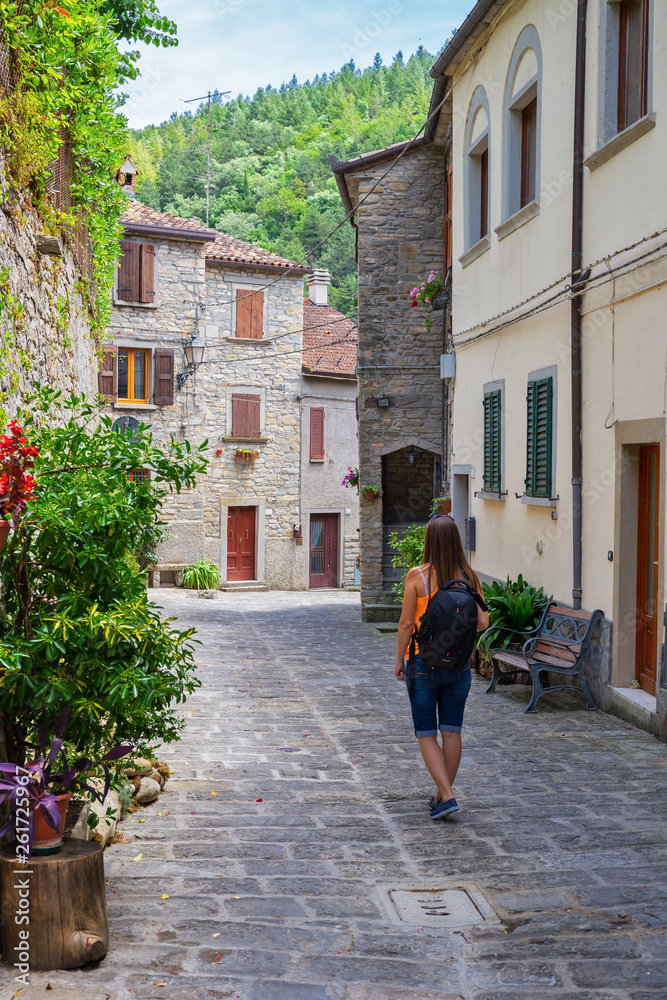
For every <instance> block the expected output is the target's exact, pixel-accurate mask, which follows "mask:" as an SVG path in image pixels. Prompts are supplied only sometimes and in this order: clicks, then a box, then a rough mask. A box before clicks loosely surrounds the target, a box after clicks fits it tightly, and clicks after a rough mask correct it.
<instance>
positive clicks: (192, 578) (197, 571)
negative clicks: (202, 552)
mask: <svg viewBox="0 0 667 1000" xmlns="http://www.w3.org/2000/svg"><path fill="white" fill-rule="evenodd" d="M219 583H220V569H219V567H218V566H216V564H215V563H214V562H211V560H210V559H199V560H198V562H196V563H194V564H193V565H192V566H186V567H185V569H184V570H183V573H182V575H181V586H182V587H185V588H187V589H188V590H217V588H218V584H219Z"/></svg>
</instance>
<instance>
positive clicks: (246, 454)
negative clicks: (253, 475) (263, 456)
mask: <svg viewBox="0 0 667 1000" xmlns="http://www.w3.org/2000/svg"><path fill="white" fill-rule="evenodd" d="M234 457H235V458H237V459H238V460H239V462H248V464H249V465H250V467H251V468H252V469H254V468H255V461H256V460H257V459H258V458H259V452H258V451H253V450H252V448H237V449H236V451H235V452H234Z"/></svg>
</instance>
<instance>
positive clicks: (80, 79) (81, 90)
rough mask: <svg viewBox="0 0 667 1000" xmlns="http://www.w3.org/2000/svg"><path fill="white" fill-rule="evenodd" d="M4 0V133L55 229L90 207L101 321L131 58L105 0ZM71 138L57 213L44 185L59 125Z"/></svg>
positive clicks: (92, 294)
mask: <svg viewBox="0 0 667 1000" xmlns="http://www.w3.org/2000/svg"><path fill="white" fill-rule="evenodd" d="M63 3H64V4H65V6H56V5H55V3H53V0H51V2H49V3H47V4H46V5H45V4H44V2H43V0H24V2H23V3H22V4H18V3H16V2H7V0H0V22H1V23H2V24H3V27H4V33H5V40H6V45H7V46H8V48H9V49H10V50H12V51H13V52H14V53H15V57H16V62H17V72H16V74H15V89H14V90H13V91H12V92H11V93H9V94H7V95H5V96H4V97H3V98H2V99H0V142H1V144H2V148H3V150H4V151H5V155H6V158H7V162H8V166H9V169H10V173H11V177H12V179H13V182H14V185H15V187H16V188H17V189H27V190H28V191H29V192H30V196H31V198H32V200H33V202H34V204H35V206H36V207H37V209H38V211H39V212H40V214H41V215H42V216H43V218H44V221H45V228H46V230H47V231H49V232H51V233H54V234H55V233H59V232H60V231H62V230H65V231H66V232H67V231H70V232H71V231H74V230H75V229H76V228H77V227H78V226H79V225H80V223H81V218H82V213H86V214H87V224H88V236H89V240H90V244H91V247H92V257H93V279H92V281H91V280H88V279H86V278H84V280H83V284H82V286H81V289H82V291H83V292H84V294H85V297H86V299H87V302H88V306H89V308H90V311H91V315H92V318H93V327H94V328H95V329H96V330H101V329H103V328H104V327H105V326H106V324H107V322H108V319H109V314H110V308H111V304H110V295H109V292H110V289H111V287H112V285H113V280H114V274H115V270H116V267H117V263H118V259H119V256H120V245H119V241H120V238H121V227H120V224H119V221H118V220H119V217H120V215H121V214H122V211H123V208H124V205H125V200H124V195H123V193H122V191H121V190H120V188H119V186H118V184H116V182H115V178H114V171H115V168H116V167H117V165H118V163H119V162H120V161H121V159H122V156H123V154H124V153H125V151H126V147H127V137H128V132H127V122H126V120H125V118H124V117H123V116H122V115H121V114H119V111H118V109H119V105H120V103H121V101H122V95H120V94H119V91H118V87H119V85H120V84H122V82H123V80H125V79H127V77H128V71H127V59H126V57H124V56H122V55H121V54H120V53H119V52H118V49H117V48H116V40H115V28H116V22H115V20H114V15H113V13H104V12H103V10H102V5H101V3H100V2H98V0H63ZM63 125H64V126H66V128H67V130H68V133H69V136H70V138H71V142H72V153H73V159H74V179H73V183H72V188H71V193H72V209H71V210H70V211H69V212H66V213H62V212H56V211H55V210H54V208H53V206H52V205H50V203H49V200H48V196H47V192H46V185H47V181H48V178H49V166H50V164H51V163H52V162H53V160H54V159H55V158H56V157H57V155H58V150H59V148H60V145H61V126H63Z"/></svg>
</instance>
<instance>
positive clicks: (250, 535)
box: [227, 507, 257, 580]
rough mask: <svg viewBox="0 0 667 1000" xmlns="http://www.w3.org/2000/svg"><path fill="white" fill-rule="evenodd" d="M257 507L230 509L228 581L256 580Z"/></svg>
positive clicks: (228, 523)
mask: <svg viewBox="0 0 667 1000" xmlns="http://www.w3.org/2000/svg"><path fill="white" fill-rule="evenodd" d="M256 509H257V508H256V507H229V508H228V515H227V579H228V580H254V579H255V513H256Z"/></svg>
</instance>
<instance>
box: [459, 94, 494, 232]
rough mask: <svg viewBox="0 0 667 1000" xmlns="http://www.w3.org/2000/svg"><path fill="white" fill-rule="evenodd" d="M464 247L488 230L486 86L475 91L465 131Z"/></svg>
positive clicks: (487, 103) (487, 108) (487, 119)
mask: <svg viewBox="0 0 667 1000" xmlns="http://www.w3.org/2000/svg"><path fill="white" fill-rule="evenodd" d="M464 185H465V248H466V250H469V249H470V248H471V247H474V246H475V245H476V244H477V243H479V241H480V240H483V239H484V237H485V236H488V234H489V215H490V200H489V102H488V99H487V96H486V91H485V90H484V87H478V88H477V90H476V91H475V93H474V94H473V95H472V100H471V102H470V109H469V111H468V122H467V124H466V133H465V173H464Z"/></svg>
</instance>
